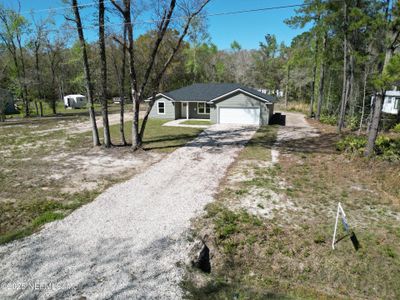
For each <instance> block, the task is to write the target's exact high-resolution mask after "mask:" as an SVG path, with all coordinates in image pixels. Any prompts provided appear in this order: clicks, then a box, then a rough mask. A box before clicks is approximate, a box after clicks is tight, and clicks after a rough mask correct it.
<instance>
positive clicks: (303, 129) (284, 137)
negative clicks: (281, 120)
mask: <svg viewBox="0 0 400 300" xmlns="http://www.w3.org/2000/svg"><path fill="white" fill-rule="evenodd" d="M282 114H284V115H286V125H285V126H281V127H279V129H278V133H277V137H276V142H275V144H274V145H273V146H272V148H271V159H270V160H264V161H258V162H257V163H256V168H258V169H261V170H263V169H265V168H271V167H272V166H273V165H274V164H276V163H278V162H279V156H280V155H286V154H283V153H281V152H283V151H282V149H283V150H284V151H287V150H288V149H290V145H291V141H294V140H298V139H303V138H307V137H313V136H318V135H319V133H318V131H317V129H315V128H313V127H312V126H311V125H310V124H309V123H308V122H307V121H306V119H305V117H304V115H303V114H300V113H292V112H283V113H282ZM293 150H296V149H293ZM254 164H255V162H254V161H241V162H240V163H239V165H238V166H236V169H235V170H234V174H233V175H232V176H230V177H229V178H227V180H228V182H229V183H230V184H231V185H232V186H235V183H240V182H243V181H246V180H251V179H253V178H254V177H256V175H255V174H253V173H254ZM251 170H253V173H252V171H251ZM276 184H277V185H278V186H280V187H281V188H287V187H288V186H287V183H286V182H284V181H279V182H277V183H276ZM232 207H235V208H237V209H246V210H247V211H248V212H250V213H252V214H254V215H258V216H260V217H263V218H268V219H271V218H274V216H275V211H279V212H283V211H288V210H290V211H296V210H297V208H296V206H295V205H294V203H293V202H292V201H291V199H290V198H288V197H287V196H286V195H283V194H280V193H276V192H274V191H273V190H265V188H261V189H260V188H252V189H251V190H250V191H249V193H248V194H247V195H245V196H244V197H241V198H240V201H238V202H235V203H232Z"/></svg>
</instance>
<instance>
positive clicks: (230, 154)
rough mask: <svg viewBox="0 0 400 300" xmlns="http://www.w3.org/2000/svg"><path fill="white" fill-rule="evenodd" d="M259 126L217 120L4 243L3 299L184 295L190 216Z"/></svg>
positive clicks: (0, 254)
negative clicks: (141, 168) (63, 213)
mask: <svg viewBox="0 0 400 300" xmlns="http://www.w3.org/2000/svg"><path fill="white" fill-rule="evenodd" d="M255 131H256V128H254V127H240V126H230V125H213V126H211V127H210V128H209V129H207V130H206V131H204V132H203V133H202V134H201V135H200V136H199V137H198V138H197V139H195V140H194V141H192V142H190V143H188V144H187V145H186V146H185V147H182V148H180V149H178V150H176V151H175V152H173V153H171V154H170V155H169V156H167V157H166V158H165V159H163V160H162V161H160V162H159V163H157V164H155V165H153V166H151V167H150V168H149V169H148V170H147V171H145V172H143V173H141V174H139V175H137V176H135V177H133V178H132V179H131V180H129V181H126V182H124V183H122V184H118V185H115V186H113V187H111V188H110V189H108V190H107V191H105V192H104V193H103V194H102V195H100V196H99V197H98V198H97V199H96V200H95V201H93V202H92V203H90V204H88V205H85V206H84V207H82V208H80V209H78V210H77V211H75V212H74V213H72V214H71V215H69V216H68V217H66V218H65V219H64V220H61V221H57V222H53V223H50V224H47V225H46V227H45V228H44V229H43V230H41V231H40V232H39V233H37V234H34V235H32V236H30V237H27V238H25V239H23V240H20V241H16V242H13V243H11V244H8V245H5V246H1V247H0V299H15V298H22V299H31V298H40V299H47V298H49V297H56V298H78V299H79V298H80V297H81V296H84V297H87V298H88V299H104V298H110V297H114V298H130V299H138V298H140V299H154V298H157V299H159V298H162V299H176V298H181V297H182V291H181V290H180V288H179V286H178V284H179V282H180V280H181V276H182V273H183V270H182V268H180V267H179V266H178V265H179V262H182V261H183V260H185V259H186V257H187V252H188V249H187V248H188V242H187V238H186V234H187V229H188V228H189V225H190V219H191V218H193V217H194V216H196V214H198V213H201V211H202V209H203V207H204V205H205V204H207V203H208V202H210V201H212V199H213V194H214V193H215V192H216V190H217V187H218V184H219V181H220V180H221V178H222V177H223V176H224V174H225V172H226V169H227V168H228V166H229V165H230V164H231V163H232V162H233V161H234V159H235V157H236V156H237V154H238V152H239V151H240V149H241V148H242V147H243V145H244V144H245V143H246V142H247V141H248V140H249V139H250V138H251V137H252V136H253V134H254V133H255Z"/></svg>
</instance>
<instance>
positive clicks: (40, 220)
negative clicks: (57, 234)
mask: <svg viewBox="0 0 400 300" xmlns="http://www.w3.org/2000/svg"><path fill="white" fill-rule="evenodd" d="M62 218H64V214H62V213H58V212H53V211H47V212H45V213H44V214H42V215H40V216H39V217H37V218H35V219H34V220H33V221H32V225H33V226H34V227H39V226H41V225H43V224H46V223H48V222H52V221H55V220H60V219H62Z"/></svg>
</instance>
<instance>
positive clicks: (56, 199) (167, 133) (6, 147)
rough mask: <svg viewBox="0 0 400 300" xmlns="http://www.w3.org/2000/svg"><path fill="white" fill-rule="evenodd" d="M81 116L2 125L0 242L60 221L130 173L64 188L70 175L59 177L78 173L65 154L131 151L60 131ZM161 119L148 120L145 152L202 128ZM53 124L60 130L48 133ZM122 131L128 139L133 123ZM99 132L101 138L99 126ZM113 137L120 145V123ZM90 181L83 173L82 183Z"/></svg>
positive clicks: (171, 146)
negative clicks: (78, 187) (91, 186)
mask: <svg viewBox="0 0 400 300" xmlns="http://www.w3.org/2000/svg"><path fill="white" fill-rule="evenodd" d="M83 120H85V121H87V118H85V119H83V117H73V118H68V119H65V118H61V120H58V119H53V118H51V119H49V118H43V119H35V122H31V123H23V124H22V125H21V124H17V125H16V126H15V125H14V126H12V125H5V126H0V136H2V138H1V139H0V166H1V168H0V212H1V213H0V244H2V243H6V242H9V241H11V240H14V239H17V238H21V237H24V236H26V235H29V234H31V233H32V232H34V231H36V230H38V229H39V228H40V227H41V225H42V224H44V223H46V222H50V221H53V220H56V219H60V218H62V217H64V216H66V215H68V214H69V213H71V212H72V211H73V210H74V209H76V208H78V207H80V206H81V205H83V204H85V203H87V202H89V201H92V200H93V199H94V198H95V197H96V196H97V195H98V194H99V193H101V192H102V191H103V190H104V189H106V188H107V187H108V186H110V185H112V184H115V183H118V182H121V181H124V180H126V179H128V178H130V177H131V176H133V174H134V172H135V170H134V168H133V169H132V170H128V171H126V172H118V173H117V174H115V175H114V174H113V175H112V176H101V178H100V179H99V180H97V181H98V182H99V187H98V188H95V189H92V190H90V191H88V190H82V191H79V192H65V191H64V189H65V185H66V182H68V177H62V178H59V177H58V175H59V174H61V175H62V174H63V173H64V172H65V171H66V170H69V171H71V170H70V169H72V171H71V172H72V173H74V172H76V173H77V174H79V172H80V171H79V168H80V165H79V163H80V162H79V161H77V162H76V161H75V162H74V164H78V165H76V171H75V169H74V168H75V165H74V164H72V163H71V161H70V160H69V157H74V156H77V155H79V156H85V157H87V160H90V159H91V158H96V156H100V155H103V154H105V155H108V157H111V158H112V157H116V158H118V157H126V156H129V155H134V154H132V151H131V149H130V147H113V148H111V149H103V148H98V149H93V148H92V146H91V133H90V132H85V133H80V134H70V133H69V132H68V130H65V129H64V127H67V126H68V124H71V123H75V122H81V121H83ZM25 121H29V119H27V120H26V119H25ZM164 122H167V121H165V120H163V121H160V120H149V122H148V125H147V129H146V132H145V138H144V149H145V150H146V151H157V152H171V151H173V150H175V149H176V148H178V147H181V146H183V145H184V144H185V143H187V142H188V141H189V140H191V139H193V138H195V137H196V136H197V135H198V133H199V132H201V130H200V129H196V128H179V127H164V126H161V125H162V124H163V123H164ZM56 126H58V128H59V130H55V131H52V130H53V129H55V128H56ZM125 130H126V136H127V140H128V142H130V139H131V122H127V123H126V124H125ZM99 133H100V137H101V138H102V134H103V133H102V129H100V132H99ZM111 135H112V140H113V143H114V144H115V145H118V144H119V142H120V138H119V125H113V126H111ZM60 155H61V156H60ZM138 155H146V154H143V152H140V153H138ZM82 163H83V162H82ZM110 168H112V167H110ZM91 180H93V179H92V178H90V177H85V176H83V179H82V182H81V184H82V186H83V185H84V184H85V183H86V182H87V181H88V182H90V181H91Z"/></svg>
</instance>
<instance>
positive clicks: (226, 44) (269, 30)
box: [0, 0, 304, 49]
mask: <svg viewBox="0 0 400 300" xmlns="http://www.w3.org/2000/svg"><path fill="white" fill-rule="evenodd" d="M20 2H21V12H22V13H23V14H24V16H25V17H27V18H28V19H29V18H30V17H31V13H30V11H31V10H34V15H35V18H36V19H40V18H45V17H46V15H47V14H48V13H49V11H47V10H46V9H49V8H53V9H54V8H55V9H56V10H55V13H56V15H55V21H56V24H57V25H58V26H61V25H62V24H63V23H64V22H65V19H64V16H63V15H64V14H65V13H68V12H70V10H68V9H64V8H63V7H65V6H66V4H64V3H63V2H62V0H20ZM78 2H79V4H80V5H82V4H87V3H89V4H90V3H93V2H94V0H79V1H78ZM0 3H2V4H3V5H4V6H6V7H12V8H17V7H18V1H17V0H0ZM302 3H303V0H211V2H210V3H209V4H208V5H207V6H206V13H207V14H208V15H210V16H209V17H208V31H209V35H210V39H211V42H212V43H214V44H216V45H217V47H218V48H219V49H229V48H230V44H231V43H232V41H234V40H236V41H237V42H239V44H240V45H241V46H242V48H243V49H256V48H258V46H259V43H260V42H261V41H263V40H264V36H265V35H266V34H274V35H275V36H276V37H277V40H278V42H284V43H285V44H290V42H291V40H292V39H293V38H294V37H295V36H296V35H298V34H299V33H301V32H302V31H304V29H292V28H289V27H288V26H287V25H286V24H285V23H284V20H285V19H287V18H290V17H291V16H293V15H294V14H295V9H296V8H295V7H291V8H281V9H271V10H263V11H257V12H248V13H241V14H234V15H214V16H213V14H220V13H230V12H237V11H243V10H254V9H263V8H270V7H278V6H288V5H299V4H302ZM106 4H107V5H110V4H109V3H106ZM43 10H44V11H43ZM82 19H83V21H84V22H85V21H86V22H85V23H87V22H89V21H90V22H91V21H93V20H94V19H95V8H94V7H90V6H89V7H87V8H85V9H83V10H82ZM110 22H113V23H118V22H119V20H118V19H117V18H116V17H111V18H110ZM91 24H92V23H91ZM85 35H86V37H87V39H88V40H95V39H96V38H97V31H96V29H95V28H93V29H87V30H86V31H85Z"/></svg>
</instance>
